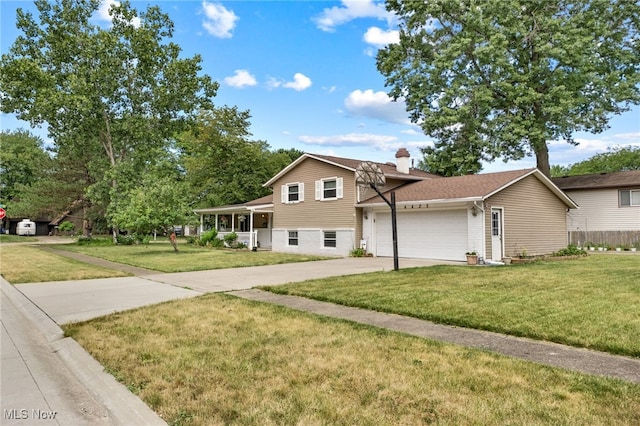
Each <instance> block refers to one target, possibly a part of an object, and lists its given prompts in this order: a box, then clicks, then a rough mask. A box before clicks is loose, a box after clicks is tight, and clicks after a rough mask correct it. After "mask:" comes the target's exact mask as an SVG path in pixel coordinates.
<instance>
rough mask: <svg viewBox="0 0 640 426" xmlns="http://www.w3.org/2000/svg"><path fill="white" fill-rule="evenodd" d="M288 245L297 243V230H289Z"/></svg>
mask: <svg viewBox="0 0 640 426" xmlns="http://www.w3.org/2000/svg"><path fill="white" fill-rule="evenodd" d="M289 245H290V246H297V245H298V231H289Z"/></svg>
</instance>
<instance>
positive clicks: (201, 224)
mask: <svg viewBox="0 0 640 426" xmlns="http://www.w3.org/2000/svg"><path fill="white" fill-rule="evenodd" d="M203 233H204V214H201V215H200V235H202V234H203Z"/></svg>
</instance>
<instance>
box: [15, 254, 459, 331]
mask: <svg viewBox="0 0 640 426" xmlns="http://www.w3.org/2000/svg"><path fill="white" fill-rule="evenodd" d="M399 263H400V268H401V269H403V268H412V267H420V266H432V265H435V264H444V263H452V264H456V262H445V261H434V260H425V259H400V262H399ZM458 264H459V262H458ZM391 270H393V259H391V258H351V257H349V258H339V259H331V260H322V261H315V262H302V263H287V264H282V265H269V266H254V267H247V268H232V269H217V270H210V271H197V272H179V273H172V274H153V275H145V276H140V277H126V278H104V279H94V280H82V281H60V282H47V283H32V284H19V285H17V286H16V288H17V289H18V290H19V291H21V292H22V293H23V294H24V295H25V296H27V297H28V298H29V299H30V300H31V301H32V302H33V303H35V304H36V305H37V306H39V307H40V309H42V310H43V311H44V312H46V313H47V314H48V315H49V316H50V317H51V318H52V319H53V320H54V321H55V322H56V323H58V324H67V323H70V322H77V321H85V320H89V319H92V318H96V317H99V316H103V315H108V314H111V313H114V312H119V311H124V310H128V309H134V308H138V307H141V306H146V305H152V304H156V303H161V302H165V301H168V300H175V299H182V298H188V297H196V296H200V295H202V294H204V293H210V292H225V291H235V290H246V289H250V288H253V287H256V286H260V285H276V284H285V283H290V282H299V281H305V280H309V279H316V278H327V277H336V278H338V277H340V276H343V275H354V274H362V273H366V272H375V271H391Z"/></svg>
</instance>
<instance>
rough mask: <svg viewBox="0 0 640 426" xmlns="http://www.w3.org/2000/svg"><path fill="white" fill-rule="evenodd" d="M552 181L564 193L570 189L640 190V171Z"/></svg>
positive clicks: (560, 178) (566, 177)
mask: <svg viewBox="0 0 640 426" xmlns="http://www.w3.org/2000/svg"><path fill="white" fill-rule="evenodd" d="M551 180H552V181H553V183H555V184H556V186H558V188H560V189H562V190H563V191H565V190H568V189H604V188H631V187H638V188H640V170H631V171H628V172H615V173H597V174H590V175H579V176H564V177H559V178H553V179H551Z"/></svg>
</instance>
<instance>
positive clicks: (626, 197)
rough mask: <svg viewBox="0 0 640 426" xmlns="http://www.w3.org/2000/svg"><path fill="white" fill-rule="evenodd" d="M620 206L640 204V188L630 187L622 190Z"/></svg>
mask: <svg viewBox="0 0 640 426" xmlns="http://www.w3.org/2000/svg"><path fill="white" fill-rule="evenodd" d="M620 206H621V207H633V206H640V189H629V190H624V191H620Z"/></svg>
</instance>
